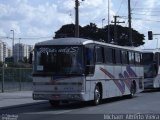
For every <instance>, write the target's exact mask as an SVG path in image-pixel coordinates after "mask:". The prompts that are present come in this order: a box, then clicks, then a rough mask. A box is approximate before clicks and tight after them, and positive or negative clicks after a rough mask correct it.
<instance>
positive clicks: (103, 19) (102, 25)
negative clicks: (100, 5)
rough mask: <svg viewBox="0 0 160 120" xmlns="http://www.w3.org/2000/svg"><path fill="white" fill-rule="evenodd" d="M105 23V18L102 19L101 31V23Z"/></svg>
mask: <svg viewBox="0 0 160 120" xmlns="http://www.w3.org/2000/svg"><path fill="white" fill-rule="evenodd" d="M104 21H105V18H103V19H102V29H103V22H104Z"/></svg>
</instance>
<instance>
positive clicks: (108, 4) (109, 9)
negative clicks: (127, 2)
mask: <svg viewBox="0 0 160 120" xmlns="http://www.w3.org/2000/svg"><path fill="white" fill-rule="evenodd" d="M109 22H110V6H109V0H108V43H109V42H110V25H109Z"/></svg>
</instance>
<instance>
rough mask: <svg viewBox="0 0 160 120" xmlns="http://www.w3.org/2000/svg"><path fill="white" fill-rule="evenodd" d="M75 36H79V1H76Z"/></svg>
mask: <svg viewBox="0 0 160 120" xmlns="http://www.w3.org/2000/svg"><path fill="white" fill-rule="evenodd" d="M75 37H77V38H78V37H79V1H78V0H76V1H75Z"/></svg>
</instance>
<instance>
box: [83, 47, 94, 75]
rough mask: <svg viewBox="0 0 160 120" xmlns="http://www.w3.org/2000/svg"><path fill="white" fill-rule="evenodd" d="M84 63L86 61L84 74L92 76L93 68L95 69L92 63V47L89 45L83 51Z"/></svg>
mask: <svg viewBox="0 0 160 120" xmlns="http://www.w3.org/2000/svg"><path fill="white" fill-rule="evenodd" d="M85 53H86V54H85V61H86V70H85V73H86V74H87V75H88V74H94V68H95V65H94V64H95V62H94V60H95V59H94V46H93V45H89V46H86V49H85Z"/></svg>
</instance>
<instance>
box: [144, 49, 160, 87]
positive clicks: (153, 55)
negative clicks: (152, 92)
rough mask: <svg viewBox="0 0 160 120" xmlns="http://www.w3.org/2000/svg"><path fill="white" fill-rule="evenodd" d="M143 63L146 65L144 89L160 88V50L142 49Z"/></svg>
mask: <svg viewBox="0 0 160 120" xmlns="http://www.w3.org/2000/svg"><path fill="white" fill-rule="evenodd" d="M142 64H143V65H144V89H153V88H160V66H159V64H160V51H159V50H156V49H144V50H142Z"/></svg>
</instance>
